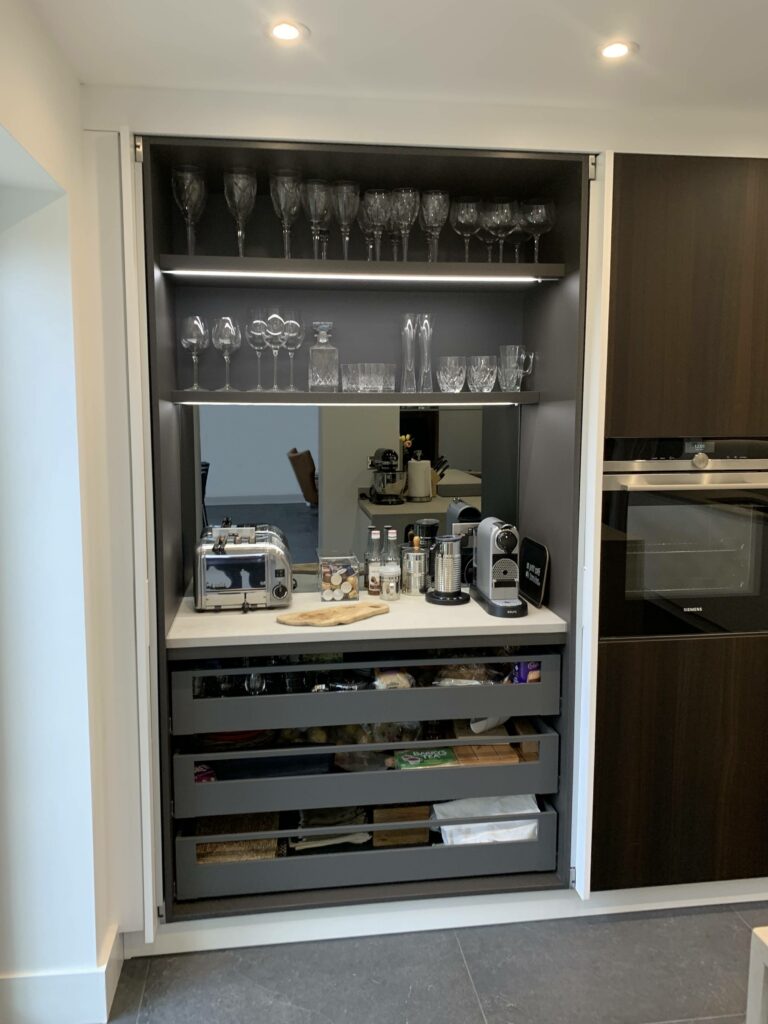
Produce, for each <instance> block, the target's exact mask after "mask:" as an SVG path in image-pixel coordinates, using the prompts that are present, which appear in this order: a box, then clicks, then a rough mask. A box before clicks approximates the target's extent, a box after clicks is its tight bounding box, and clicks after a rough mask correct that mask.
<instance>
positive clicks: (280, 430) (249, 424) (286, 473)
mask: <svg viewBox="0 0 768 1024" xmlns="http://www.w3.org/2000/svg"><path fill="white" fill-rule="evenodd" d="M318 431H319V421H318V409H317V408H316V407H314V406H305V407H303V408H302V407H301V406H296V407H295V408H289V407H282V406H281V407H277V406H276V407H273V408H269V407H265V408H263V409H262V408H259V407H257V406H254V407H252V408H248V407H247V406H230V407H229V408H227V407H226V406H220V407H219V406H214V405H204V406H201V407H200V454H201V458H202V459H204V460H205V461H207V462H210V464H211V468H210V470H209V472H208V484H207V487H206V501H207V503H208V504H209V505H212V504H215V503H216V502H217V501H218V502H221V503H222V504H248V503H260V502H270V501H272V502H274V501H297V502H300V501H303V498H302V496H301V488H300V487H299V485H298V483H297V481H296V474H295V473H294V472H293V470H292V469H291V466H290V463H289V462H288V459H287V457H286V453H287V452H288V451H289V450H290V449H291V448H298V450H299V451H300V452H301V451H304V450H305V449H309V451H310V452H311V453H312V457H313V458H314V460H315V465H316V466H317V467H318V471H319V468H320V451H319V437H318ZM233 438H234V439H236V443H233Z"/></svg>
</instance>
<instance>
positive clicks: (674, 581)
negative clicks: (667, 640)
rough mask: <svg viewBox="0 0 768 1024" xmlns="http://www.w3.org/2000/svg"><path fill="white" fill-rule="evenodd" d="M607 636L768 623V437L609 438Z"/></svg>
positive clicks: (603, 626) (744, 629) (603, 577)
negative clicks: (763, 438) (759, 438)
mask: <svg viewBox="0 0 768 1024" xmlns="http://www.w3.org/2000/svg"><path fill="white" fill-rule="evenodd" d="M605 455H606V458H605V462H604V475H603V510H602V536H601V567H600V635H601V636H602V637H636V636H675V635H686V634H690V633H752V632H764V631H766V630H768V534H767V533H766V529H767V528H768V441H764V440H751V439H704V438H661V439H630V438H620V439H614V440H609V441H607V442H606V452H605Z"/></svg>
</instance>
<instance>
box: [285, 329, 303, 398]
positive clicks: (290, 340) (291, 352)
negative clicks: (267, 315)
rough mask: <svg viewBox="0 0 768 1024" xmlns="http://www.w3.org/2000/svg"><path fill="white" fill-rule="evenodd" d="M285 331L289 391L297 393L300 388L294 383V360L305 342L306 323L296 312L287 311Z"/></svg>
mask: <svg viewBox="0 0 768 1024" xmlns="http://www.w3.org/2000/svg"><path fill="white" fill-rule="evenodd" d="M284 322H285V330H284V332H283V348H284V349H285V351H286V352H287V353H288V359H289V363H288V365H289V367H290V377H289V381H288V388H287V390H288V391H297V390H298V388H297V387H296V386H295V385H294V383H293V359H294V356H295V355H296V353H297V352H298V350H299V349H300V348H301V343H302V342H303V341H304V321H303V320H302V319H301V316H300V315H299V314H298V313H297V312H296V311H295V310H292V309H291V310H287V311H286V312H285V313H284Z"/></svg>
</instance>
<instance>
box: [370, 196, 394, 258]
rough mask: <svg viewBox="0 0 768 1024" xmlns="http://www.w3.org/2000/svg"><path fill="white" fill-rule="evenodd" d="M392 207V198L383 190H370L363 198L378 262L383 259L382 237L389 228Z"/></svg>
mask: <svg viewBox="0 0 768 1024" xmlns="http://www.w3.org/2000/svg"><path fill="white" fill-rule="evenodd" d="M391 206H392V196H391V195H390V194H389V192H387V191H386V190H385V189H383V188H369V189H368V190H367V192H366V193H365V195H364V196H363V209H364V210H365V213H366V216H367V217H368V223H369V224H370V226H371V233H372V234H373V245H374V250H375V253H376V259H377V261H378V260H380V259H381V236H382V233H383V231H384V228H385V227H386V226H387V220H388V219H389V211H390V208H391Z"/></svg>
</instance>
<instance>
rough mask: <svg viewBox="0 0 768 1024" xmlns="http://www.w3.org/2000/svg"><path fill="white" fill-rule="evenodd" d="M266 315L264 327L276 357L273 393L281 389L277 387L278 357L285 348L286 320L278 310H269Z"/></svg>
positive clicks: (268, 342)
mask: <svg viewBox="0 0 768 1024" xmlns="http://www.w3.org/2000/svg"><path fill="white" fill-rule="evenodd" d="M266 313H267V315H266V318H265V320H264V325H265V327H266V339H267V344H268V345H269V347H270V348H271V349H272V355H273V356H274V357H275V361H274V363H273V365H272V391H279V390H280V388H279V387H278V386H277V356H278V353H279V352H280V349H281V348H282V347H283V339H284V337H285V320H284V318H283V317H282V316H281V314H280V310H278V309H268V310H267V311H266Z"/></svg>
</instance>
